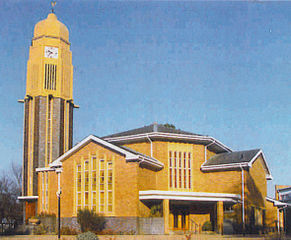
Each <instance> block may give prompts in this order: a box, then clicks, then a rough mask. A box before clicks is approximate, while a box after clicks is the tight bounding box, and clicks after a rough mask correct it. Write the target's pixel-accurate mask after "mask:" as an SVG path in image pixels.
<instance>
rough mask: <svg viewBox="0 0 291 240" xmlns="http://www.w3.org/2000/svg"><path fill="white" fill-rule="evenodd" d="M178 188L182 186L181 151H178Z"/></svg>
mask: <svg viewBox="0 0 291 240" xmlns="http://www.w3.org/2000/svg"><path fill="white" fill-rule="evenodd" d="M179 188H182V153H181V152H179Z"/></svg>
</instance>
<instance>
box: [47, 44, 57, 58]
mask: <svg viewBox="0 0 291 240" xmlns="http://www.w3.org/2000/svg"><path fill="white" fill-rule="evenodd" d="M44 56H45V57H46V58H58V48H56V47H45V48H44Z"/></svg>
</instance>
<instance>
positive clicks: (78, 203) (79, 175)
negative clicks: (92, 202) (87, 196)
mask: <svg viewBox="0 0 291 240" xmlns="http://www.w3.org/2000/svg"><path fill="white" fill-rule="evenodd" d="M76 185H77V193H76V206H77V210H79V209H81V206H82V170H81V165H77V184H76Z"/></svg>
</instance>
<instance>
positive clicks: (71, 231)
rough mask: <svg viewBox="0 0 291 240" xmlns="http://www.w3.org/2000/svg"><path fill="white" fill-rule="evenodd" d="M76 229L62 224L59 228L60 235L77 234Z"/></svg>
mask: <svg viewBox="0 0 291 240" xmlns="http://www.w3.org/2000/svg"><path fill="white" fill-rule="evenodd" d="M77 234H78V231H77V230H76V229H74V228H70V227H68V226H64V227H62V228H61V235H77Z"/></svg>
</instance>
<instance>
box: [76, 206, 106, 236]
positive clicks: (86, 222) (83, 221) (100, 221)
mask: <svg viewBox="0 0 291 240" xmlns="http://www.w3.org/2000/svg"><path fill="white" fill-rule="evenodd" d="M77 222H78V223H79V224H80V227H81V232H87V231H92V232H100V231H102V230H103V229H104V227H105V222H106V220H105V218H104V216H103V215H99V214H97V213H95V212H94V211H93V210H88V209H84V210H79V211H78V214H77Z"/></svg>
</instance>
